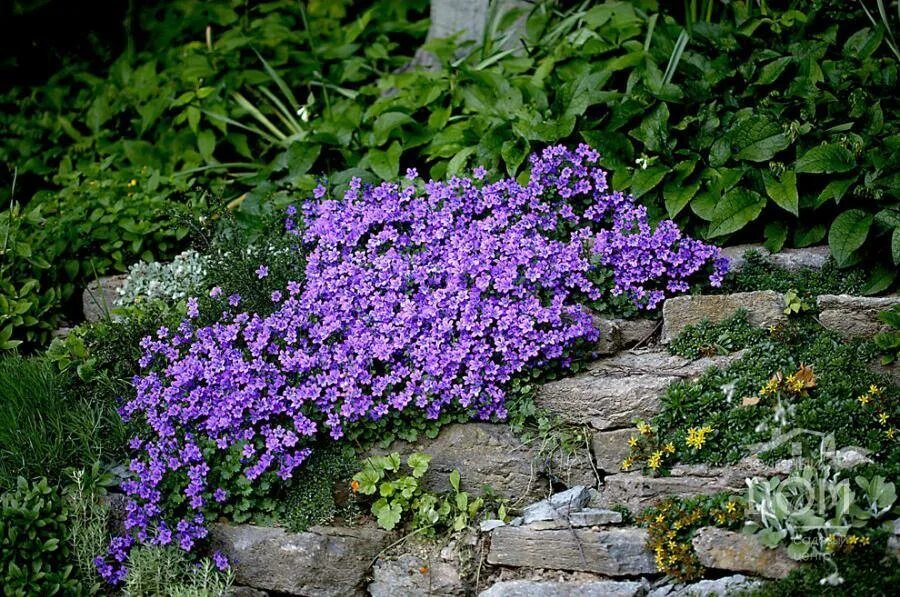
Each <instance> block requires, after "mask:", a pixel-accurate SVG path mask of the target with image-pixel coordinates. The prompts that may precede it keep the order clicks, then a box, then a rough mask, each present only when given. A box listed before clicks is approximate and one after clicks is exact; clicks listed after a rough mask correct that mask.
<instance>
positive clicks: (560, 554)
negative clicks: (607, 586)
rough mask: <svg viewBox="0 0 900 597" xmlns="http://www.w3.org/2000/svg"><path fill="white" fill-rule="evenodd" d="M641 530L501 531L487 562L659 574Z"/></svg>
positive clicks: (613, 573) (494, 538)
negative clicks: (656, 572)
mask: <svg viewBox="0 0 900 597" xmlns="http://www.w3.org/2000/svg"><path fill="white" fill-rule="evenodd" d="M646 540H647V532H646V531H645V530H644V529H638V528H621V529H608V530H593V529H574V530H573V529H562V530H535V529H530V528H528V527H508V526H507V527H500V528H499V529H496V530H495V531H494V532H493V533H492V534H491V549H490V551H489V552H488V557H487V560H488V562H489V563H491V564H495V565H499V566H519V567H531V568H550V569H554V570H581V571H584V572H594V573H597V574H603V575H605V576H635V575H639V574H650V573H653V572H655V571H656V567H655V564H654V562H653V557H652V555H651V554H650V552H648V551H647V548H646V547H645V543H646Z"/></svg>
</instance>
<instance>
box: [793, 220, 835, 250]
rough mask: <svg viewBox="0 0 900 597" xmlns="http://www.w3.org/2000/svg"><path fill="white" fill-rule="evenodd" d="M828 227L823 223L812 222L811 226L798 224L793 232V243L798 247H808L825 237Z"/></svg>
mask: <svg viewBox="0 0 900 597" xmlns="http://www.w3.org/2000/svg"><path fill="white" fill-rule="evenodd" d="M827 231H828V229H827V228H826V227H825V225H824V224H813V225H811V226H800V227H799V228H797V230H796V231H795V232H794V245H796V246H798V247H808V246H810V245H814V244H816V243H818V242H821V240H822V239H823V238H825V233H826V232H827Z"/></svg>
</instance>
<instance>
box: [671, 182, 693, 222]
mask: <svg viewBox="0 0 900 597" xmlns="http://www.w3.org/2000/svg"><path fill="white" fill-rule="evenodd" d="M699 189H700V181H699V180H698V181H696V182H693V183H690V184H688V183H684V182H682V183H675V182H667V183H666V184H665V186H664V187H663V199H664V200H665V204H666V213H667V214H669V217H670V218H674V217H675V216H677V215H678V214H679V213H681V210H682V209H684V206H685V205H687V204H688V203H690V201H691V199H693V198H694V195H696V194H697V191H698V190H699Z"/></svg>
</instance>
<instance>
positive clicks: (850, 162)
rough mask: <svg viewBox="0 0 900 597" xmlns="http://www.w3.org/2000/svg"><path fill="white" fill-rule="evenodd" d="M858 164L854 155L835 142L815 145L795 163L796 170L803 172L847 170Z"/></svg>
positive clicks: (816, 172) (817, 172) (815, 172)
mask: <svg viewBox="0 0 900 597" xmlns="http://www.w3.org/2000/svg"><path fill="white" fill-rule="evenodd" d="M855 166H856V161H855V160H854V159H853V155H852V154H851V153H850V152H849V151H847V150H846V149H845V148H843V147H841V146H840V145H836V144H834V143H826V144H824V145H819V146H818V147H813V148H812V149H810V150H809V151H807V152H806V153H805V154H803V156H802V157H800V158H799V159H797V161H796V162H795V163H794V170H795V171H797V172H799V173H803V174H820V173H833V172H847V171H848V170H852V169H853V168H854V167H855Z"/></svg>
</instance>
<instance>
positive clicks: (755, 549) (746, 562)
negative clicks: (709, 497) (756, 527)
mask: <svg viewBox="0 0 900 597" xmlns="http://www.w3.org/2000/svg"><path fill="white" fill-rule="evenodd" d="M691 544H692V545H693V546H694V551H695V552H697V557H698V559H699V560H700V563H701V564H703V565H704V566H706V567H707V568H716V569H719V570H732V571H734V572H749V573H751V574H755V575H757V576H764V577H766V578H784V577H785V576H787V575H788V574H790V572H791V571H793V570H795V569H796V568H797V567H798V566H800V563H799V562H797V561H796V560H792V559H791V558H790V557H788V555H787V551H786V550H785V549H784V548H782V547H778V548H777V549H767V548H766V547H763V545H762V543H760V542H759V539H758V538H757V537H753V536H751V535H743V534H741V533H736V532H734V531H728V530H725V529H720V528H718V527H703V528H702V529H699V530H698V531H697V532H696V534H695V535H694V539H693V540H692V541H691Z"/></svg>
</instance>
